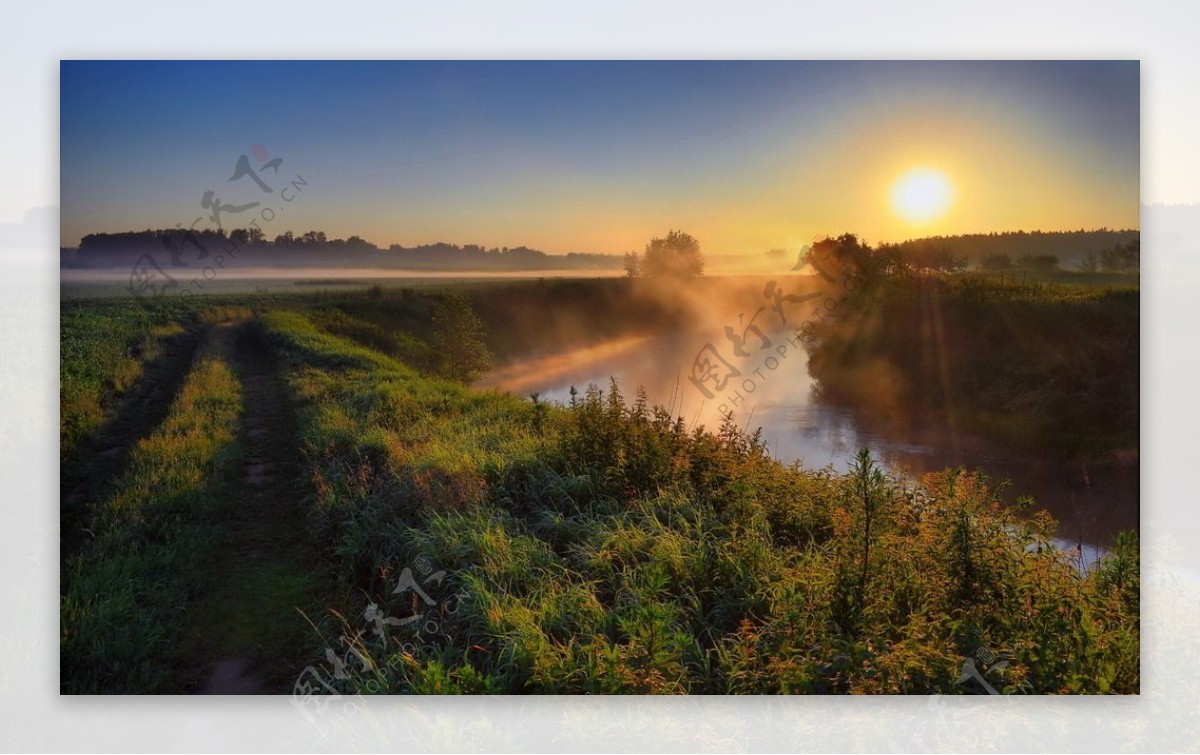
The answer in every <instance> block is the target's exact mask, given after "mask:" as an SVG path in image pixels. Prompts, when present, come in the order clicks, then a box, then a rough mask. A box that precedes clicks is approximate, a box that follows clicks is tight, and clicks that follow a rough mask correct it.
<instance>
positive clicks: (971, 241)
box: [61, 228, 1139, 271]
mask: <svg viewBox="0 0 1200 755" xmlns="http://www.w3.org/2000/svg"><path fill="white" fill-rule="evenodd" d="M1138 240H1139V232H1138V231H1136V230H1121V231H1116V230H1109V229H1100V230H1096V231H1083V230H1080V231H1014V232H1005V233H976V234H967V235H963V236H932V237H929V238H922V239H913V240H909V241H904V242H901V243H899V244H886V245H884V246H885V247H886V248H888V249H891V250H893V251H895V252H896V253H898V254H899V255H901V256H903V257H906V258H908V259H909V260H910V261H912V262H913V263H914V264H915V265H917V266H919V267H934V268H944V269H958V268H963V267H988V266H991V264H992V263H994V262H995V261H996V260H1003V259H1011V260H1012V262H1013V263H1014V264H1020V262H1021V260H1038V259H1040V260H1041V261H1042V263H1043V265H1045V264H1048V263H1050V258H1051V257H1053V258H1054V260H1053V264H1052V265H1049V266H1051V267H1053V266H1061V267H1063V268H1075V267H1078V266H1081V265H1086V264H1087V260H1089V259H1096V258H1097V255H1102V254H1103V253H1105V252H1106V251H1108V250H1112V249H1114V248H1117V247H1122V246H1128V245H1130V244H1135V243H1137V242H1138ZM61 251H62V257H61V265H62V267H64V268H112V267H125V266H128V265H131V264H133V263H134V262H135V261H136V260H137V259H138V258H141V257H142V256H143V255H149V256H150V257H151V258H152V259H153V260H154V261H155V262H156V263H157V264H159V265H160V266H161V267H164V268H165V267H180V266H186V265H190V264H193V263H200V264H210V263H208V262H205V260H208V259H210V258H212V259H215V258H216V255H220V256H221V263H222V265H223V266H226V267H266V266H278V267H370V268H385V269H396V270H420V271H460V270H476V271H488V270H495V271H509V270H572V269H574V270H581V269H588V270H620V269H621V268H622V266H623V265H624V261H625V258H624V256H623V255H620V254H592V253H581V252H571V253H569V254H548V253H546V252H541V251H538V250H536V249H530V248H528V247H525V246H518V247H511V248H510V247H490V248H489V247H484V246H481V245H478V244H466V245H463V246H459V245H457V244H448V243H440V242H439V243H435V244H423V245H421V246H415V247H405V246H400V245H399V244H393V245H391V246H389V247H386V248H383V247H379V246H376V245H375V244H372V243H371V242H369V241H366V240H364V239H362V238H360V237H358V236H351V237H350V238H348V239H330V238H327V237H326V234H325V233H324V232H322V231H309V232H307V233H304V234H301V235H293V234H292V233H291V232H290V231H289V232H287V233H283V234H280V235H278V236H276V237H275V238H274V239H268V238H266V237H265V236H264V234H263V233H262V231H261V230H259V229H257V228H255V229H250V230H245V229H236V230H233V231H230V232H228V233H226V232H225V231H224V230H216V231H212V230H203V231H199V230H198V231H188V230H145V231H127V232H123V233H92V234H88V235H87V236H84V237H83V239H82V240H81V242H80V245H79V247H78V248H63V249H62V250H61ZM782 251H783V250H778V249H775V250H771V251H769V252H767V253H766V255H767V256H768V257H783V256H784V254H786V253H784V254H781V252H782ZM753 257H760V258H761V255H757V254H756V255H743V256H742V257H741V258H742V259H749V258H753ZM718 259H719V258H718ZM729 259H731V260H732V259H735V258H734V257H732V256H730V257H729Z"/></svg>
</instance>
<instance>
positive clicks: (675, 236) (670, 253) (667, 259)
mask: <svg viewBox="0 0 1200 755" xmlns="http://www.w3.org/2000/svg"><path fill="white" fill-rule="evenodd" d="M640 272H641V274H642V275H645V276H647V277H650V278H693V277H696V276H698V275H703V274H704V256H703V255H701V254H700V242H699V241H697V240H696V239H695V237H694V236H692V235H691V234H688V233H684V232H683V231H668V232H667V235H666V238H656V239H651V241H650V243H649V244H647V245H646V253H645V254H644V255H643V256H642V260H641V265H640Z"/></svg>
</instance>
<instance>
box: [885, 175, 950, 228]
mask: <svg viewBox="0 0 1200 755" xmlns="http://www.w3.org/2000/svg"><path fill="white" fill-rule="evenodd" d="M953 197H954V190H953V189H952V188H951V186H950V181H948V180H947V179H946V176H945V175H943V174H942V173H939V172H938V171H936V170H931V169H929V168H917V169H916V170H910V171H909V172H907V173H905V174H904V175H902V176H900V178H899V179H898V180H897V181H896V183H895V185H893V186H892V209H894V210H895V211H896V214H897V215H899V216H900V217H902V218H904V219H905V220H907V221H909V222H910V223H928V222H929V221H931V220H934V219H936V218H938V217H940V216H941V215H942V214H943V213H944V212H945V211H946V208H947V207H949V206H950V200H951V199H953Z"/></svg>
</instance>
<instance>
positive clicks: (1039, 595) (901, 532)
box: [264, 313, 1139, 693]
mask: <svg viewBox="0 0 1200 755" xmlns="http://www.w3.org/2000/svg"><path fill="white" fill-rule="evenodd" d="M264 325H265V327H266V328H267V330H268V332H269V333H270V334H271V337H272V339H273V342H274V343H275V344H276V347H277V348H279V349H280V350H281V352H282V353H285V354H287V355H288V357H289V359H291V360H292V371H291V375H292V378H291V385H292V390H293V394H294V398H295V400H296V402H297V403H298V405H299V406H300V407H302V409H301V415H300V416H301V420H300V422H301V432H302V434H303V436H304V444H303V448H304V452H305V458H306V464H307V467H308V470H309V474H310V475H311V479H310V482H311V484H312V486H313V488H314V490H315V491H316V493H315V495H314V497H313V501H312V511H311V522H312V527H313V531H314V535H315V536H316V537H318V538H319V539H320V540H321V542H323V543H324V544H325V548H326V552H327V554H328V557H329V558H330V559H331V561H332V563H333V564H334V565H335V568H336V569H337V573H338V574H339V575H340V577H339V579H341V580H342V582H343V585H344V589H345V591H346V592H347V593H349V594H353V593H356V592H357V593H359V594H361V595H363V596H364V597H363V598H362V599H361V602H363V603H364V604H365V603H366V602H367V601H368V599H369V601H370V602H371V603H374V604H376V605H377V606H379V607H380V608H381V610H383V611H385V612H387V613H388V614H389V615H394V616H402V615H407V614H411V613H412V609H413V605H412V604H411V603H410V602H407V601H408V600H409V599H411V595H406V596H402V597H400V598H397V597H395V596H394V595H393V594H392V588H393V587H394V586H395V583H396V580H397V579H398V575H399V574H400V572H401V570H402V569H403V568H404V567H405V566H409V565H412V564H415V563H422V562H426V563H431V564H433V565H434V566H435V567H436V568H438V569H444V570H445V571H446V572H447V573H448V575H449V576H448V578H447V583H446V584H445V585H442V586H440V587H442V588H444V589H443V592H445V590H453V591H460V592H461V594H462V596H463V597H461V604H460V605H457V606H456V610H455V611H453V612H452V613H446V614H443V615H438V616H437V623H438V625H439V629H438V632H437V634H436V636H434V637H426V638H425V640H426V641H425V642H414V643H413V644H414V645H415V647H407V648H406V647H403V646H402V642H403V640H404V639H405V635H404V630H403V629H395V630H393V632H394V636H391V637H390V638H389V639H390V641H387V640H385V639H384V638H381V637H379V636H377V635H376V634H374V633H373V632H372V631H370V629H369V627H364V626H363V623H362V622H361V621H360V620H359V619H358V618H357V617H353V618H349V619H347V618H345V616H346V615H349V614H341V615H340V617H339V618H340V626H338V622H334V624H332V625H331V624H328V623H327V624H325V625H324V629H325V630H326V634H327V635H332V634H333V633H338V632H340V633H341V634H342V636H343V637H344V638H346V641H347V642H349V644H350V646H352V647H353V648H354V650H355V652H356V653H357V654H358V655H359V656H360V657H363V658H368V659H370V660H369V662H368V664H367V667H366V669H365V670H362V669H361V666H359V665H354V668H356V669H359V671H358V672H357V673H354V674H351V675H350V678H348V679H345V680H343V681H342V682H340V683H341V684H343V685H344V686H345V687H347V688H352V689H355V690H357V691H365V692H378V691H392V692H418V693H419V692H510V693H511V692H522V693H530V692H539V693H542V692H569V693H583V692H605V693H646V692H653V693H684V692H691V693H720V692H738V693H775V692H786V693H793V692H888V693H929V692H947V693H953V692H959V691H963V690H964V687H962V686H959V685H957V684H956V682H957V680H958V678H959V675H960V671H961V667H962V661H963V659H964V658H965V657H971V656H973V655H974V654H975V653H976V652H977V651H978V650H979V649H980V648H984V647H986V648H988V649H989V651H990V652H992V653H994V654H995V655H996V656H997V657H999V658H1003V659H1005V660H1006V661H1007V665H1006V666H1003V667H1000V666H997V667H996V671H995V676H994V677H993V678H992V682H993V684H996V685H999V686H1002V687H1005V688H1006V689H1009V690H1012V689H1017V688H1023V685H1029V686H1030V687H1032V689H1034V690H1036V691H1039V692H1111V691H1118V692H1133V691H1136V690H1137V688H1138V683H1139V682H1138V679H1139V676H1138V663H1137V658H1138V632H1137V601H1136V588H1131V585H1132V584H1134V583H1136V576H1135V575H1136V572H1137V566H1136V549H1131V548H1126V549H1125V550H1122V551H1120V552H1119V553H1117V554H1115V555H1114V556H1111V557H1110V558H1109V560H1108V561H1107V562H1106V564H1105V565H1104V566H1103V567H1101V568H1100V569H1098V570H1095V571H1093V572H1090V573H1088V574H1080V573H1079V571H1078V569H1077V568H1076V566H1075V565H1074V564H1073V563H1072V562H1071V559H1070V557H1069V556H1068V555H1067V554H1064V553H1061V552H1058V551H1056V550H1055V549H1054V547H1053V546H1052V544H1051V541H1050V538H1051V535H1052V532H1053V525H1052V523H1051V522H1049V521H1048V520H1047V519H1046V518H1045V517H1034V518H1033V519H1032V520H1025V519H1022V518H1020V517H1018V515H1017V514H1016V513H1015V512H1013V511H1012V510H1011V509H1010V508H1008V507H1006V506H1005V505H1003V504H1002V503H1000V501H999V499H998V498H997V496H996V494H995V493H994V492H993V491H992V489H991V488H990V486H989V485H988V484H987V482H986V481H985V480H982V479H981V478H978V477H975V476H971V475H965V474H954V473H946V474H942V475H934V476H931V477H928V478H926V479H925V480H923V481H922V482H921V484H920V485H916V486H914V485H911V484H907V483H902V482H901V481H897V480H894V479H891V478H888V477H886V476H884V475H881V474H875V473H873V471H872V470H873V466H872V465H873V462H871V461H870V460H866V459H863V460H860V465H861V467H862V472H863V474H862V475H860V476H858V477H856V476H855V475H846V476H836V475H831V474H829V473H825V472H808V471H804V470H801V469H796V468H788V467H785V466H783V465H780V464H778V463H776V462H775V461H773V460H771V459H770V458H768V457H767V456H766V455H765V453H764V450H763V447H762V445H761V443H760V442H759V441H758V440H757V439H756V438H753V437H747V436H745V435H744V434H742V433H740V432H739V431H738V430H737V429H736V427H735V426H733V425H732V423H730V424H728V425H726V426H725V427H724V428H722V429H721V432H720V433H718V434H715V435H713V434H707V433H703V432H690V431H688V430H687V429H686V428H684V427H683V425H682V423H681V422H678V421H675V420H673V419H672V418H671V417H670V416H668V415H667V414H666V413H665V412H663V411H662V410H654V409H651V408H649V407H646V406H645V402H644V400H642V399H640V397H639V400H635V401H632V402H626V401H624V400H623V399H621V398H620V397H619V396H615V395H614V393H613V391H614V390H616V386H612V387H610V389H609V390H608V391H606V392H603V393H602V392H601V391H599V390H591V391H589V392H587V393H586V394H584V395H583V396H582V397H581V398H580V400H579V401H578V403H577V405H576V406H575V407H574V408H570V409H559V408H546V407H541V408H540V409H539V408H536V407H535V405H534V404H532V403H530V402H526V401H521V400H518V399H514V398H512V397H509V396H503V395H499V394H494V393H493V394H480V393H472V392H470V391H467V390H465V389H463V388H461V387H460V386H458V385H455V384H453V383H448V382H444V381H441V380H439V379H437V378H434V377H430V376H427V375H423V374H420V373H418V372H416V371H414V370H411V369H409V368H407V367H405V366H404V365H402V364H400V363H398V362H396V361H395V360H392V359H378V358H377V359H374V360H368V359H366V358H363V357H362V356H361V349H362V348H363V347H362V346H360V345H359V344H357V343H355V342H353V341H351V340H349V339H344V338H339V337H336V336H333V335H332V334H328V333H325V334H321V333H319V332H316V331H315V330H314V327H315V326H314V325H313V323H312V321H311V320H308V319H307V318H306V317H305V316H304V315H302V314H301V313H288V314H286V315H282V314H268V315H267V316H266V317H264ZM864 480H866V482H864ZM868 509H869V510H870V511H871V515H872V525H871V527H870V528H869V530H868V528H867V527H866V517H867V511H868ZM864 552H865V553H866V554H867V555H866V556H865V557H864V555H863V554H864ZM1113 575H1120V578H1119V579H1118V578H1116V577H1114V576H1113Z"/></svg>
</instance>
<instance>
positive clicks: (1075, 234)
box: [886, 228, 1141, 269]
mask: <svg viewBox="0 0 1200 755" xmlns="http://www.w3.org/2000/svg"><path fill="white" fill-rule="evenodd" d="M1140 235H1141V234H1140V232H1139V231H1134V230H1124V231H1113V230H1109V229H1107V228H1102V229H1100V230H1097V231H1083V230H1079V231H1011V232H1005V233H971V234H966V235H963V236H930V237H928V238H923V239H913V240H910V241H905V242H902V243H900V244H890V245H886V246H888V247H889V248H892V249H894V250H895V251H896V252H898V253H899V254H900V255H901V256H902V257H905V258H907V259H909V260H911V261H913V262H916V263H918V264H919V263H922V262H931V263H932V264H929V265H928V266H931V267H943V266H945V267H1001V268H1002V267H1005V265H1004V264H1003V260H1005V259H1007V260H1010V261H1011V263H1012V264H1020V263H1021V261H1022V260H1028V261H1031V262H1033V264H1034V266H1039V267H1045V266H1047V263H1049V262H1050V258H1055V259H1054V264H1051V265H1049V266H1050V267H1054V266H1061V267H1063V268H1068V269H1073V268H1077V267H1079V266H1080V265H1082V264H1085V261H1086V260H1088V259H1094V258H1096V257H1097V256H1098V255H1102V254H1104V253H1105V252H1106V251H1108V250H1111V249H1114V248H1117V247H1126V246H1129V245H1130V244H1133V243H1135V242H1138V241H1139V240H1140ZM943 262H950V263H951V264H949V265H943V264H939V263H943ZM998 262H999V263H1000V264H997V263H998Z"/></svg>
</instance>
